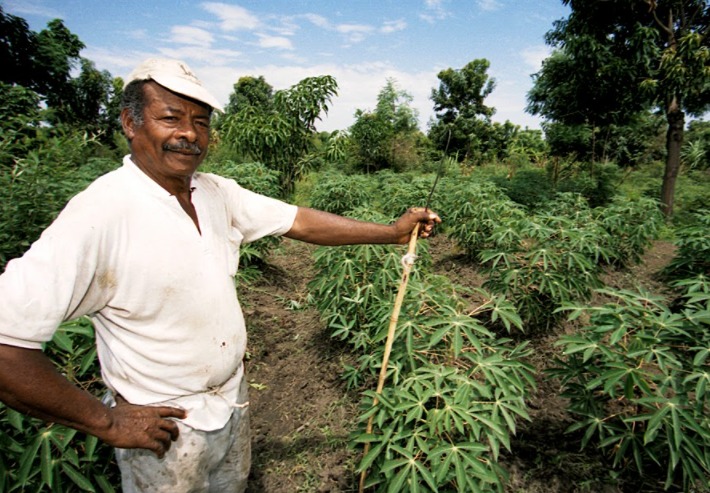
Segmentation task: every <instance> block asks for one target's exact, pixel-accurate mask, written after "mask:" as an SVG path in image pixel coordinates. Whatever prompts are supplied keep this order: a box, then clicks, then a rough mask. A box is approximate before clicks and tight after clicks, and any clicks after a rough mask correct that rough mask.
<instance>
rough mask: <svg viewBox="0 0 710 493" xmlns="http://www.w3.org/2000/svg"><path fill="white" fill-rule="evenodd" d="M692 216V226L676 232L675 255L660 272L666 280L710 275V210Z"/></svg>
mask: <svg viewBox="0 0 710 493" xmlns="http://www.w3.org/2000/svg"><path fill="white" fill-rule="evenodd" d="M694 216H695V221H694V222H693V223H692V224H689V225H687V226H685V227H682V228H679V229H678V230H676V240H675V245H676V247H677V251H676V254H675V256H674V257H673V260H671V262H670V263H669V264H668V266H666V267H665V268H664V269H663V271H662V274H663V277H665V278H666V279H672V280H678V279H685V278H687V277H692V276H697V275H702V274H704V275H708V274H710V210H707V209H706V210H704V211H701V212H699V213H697V214H695V215H694Z"/></svg>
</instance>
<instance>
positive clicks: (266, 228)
mask: <svg viewBox="0 0 710 493" xmlns="http://www.w3.org/2000/svg"><path fill="white" fill-rule="evenodd" d="M225 181H226V183H225V184H224V187H225V190H226V192H227V197H228V201H229V207H230V212H231V215H232V226H233V227H235V228H237V229H238V230H239V231H240V232H241V234H242V235H243V236H244V238H243V240H242V241H243V242H244V243H250V242H252V241H256V240H258V239H259V238H263V237H264V236H281V235H283V234H285V233H288V231H289V230H290V229H291V227H292V226H293V222H294V221H295V220H296V213H297V212H298V207H297V206H295V205H292V204H288V203H286V202H283V201H281V200H277V199H274V198H271V197H267V196H266V195H261V194H258V193H255V192H252V191H250V190H247V189H246V188H243V187H242V186H240V185H239V184H238V183H237V182H235V181H234V180H225Z"/></svg>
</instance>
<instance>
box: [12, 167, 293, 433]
mask: <svg viewBox="0 0 710 493" xmlns="http://www.w3.org/2000/svg"><path fill="white" fill-rule="evenodd" d="M192 186H193V187H195V189H194V191H193V193H192V202H193V204H194V205H195V209H196V210H197V216H198V218H199V223H200V229H201V231H202V234H201V235H200V233H199V231H198V230H197V228H196V227H195V224H194V223H193V222H192V220H191V219H190V217H189V216H188V215H187V214H186V213H185V211H184V210H183V209H182V208H181V207H180V205H179V204H178V201H177V199H176V198H175V197H173V196H171V195H170V194H169V193H168V192H167V191H165V190H164V189H163V188H162V187H160V186H159V185H158V184H157V183H155V182H154V181H153V180H152V179H151V178H149V177H148V176H147V175H146V174H144V173H143V172H142V171H141V170H140V169H139V168H138V167H137V166H136V165H135V164H134V163H133V162H132V161H131V159H130V158H129V156H126V157H125V158H124V160H123V166H122V167H121V168H119V169H117V170H115V171H113V172H111V173H108V174H106V175H104V176H102V177H101V178H99V179H97V180H96V181H95V182H94V183H92V184H91V185H90V186H89V187H88V188H87V189H86V190H85V191H83V192H81V193H79V194H78V195H77V196H75V197H74V198H73V199H72V200H71V201H70V202H69V203H68V204H67V206H66V208H65V209H64V210H63V211H62V212H61V214H60V215H59V216H58V217H57V219H56V220H55V221H54V223H52V225H50V226H49V227H48V228H47V229H46V230H45V231H44V233H43V234H42V236H41V237H40V239H39V240H37V242H35V243H34V244H33V245H32V247H31V248H30V250H28V252H27V253H26V254H25V255H24V256H23V257H21V258H19V259H15V260H12V261H10V262H9V263H8V264H7V268H6V270H5V273H4V274H2V276H0V343H3V344H9V345H13V346H20V347H26V348H37V349H39V348H41V347H42V343H44V342H46V341H49V340H50V339H51V338H52V336H53V334H54V332H55V330H56V328H57V326H58V325H59V324H60V323H61V322H63V321H66V320H70V319H73V318H77V317H79V316H82V315H87V314H88V315H89V316H90V317H91V319H92V321H93V323H94V326H95V328H96V341H97V349H98V355H99V359H100V361H101V368H102V377H103V379H104V381H105V383H106V385H107V386H108V388H109V389H111V390H112V391H114V392H117V393H118V394H121V395H122V396H123V397H125V398H126V399H127V400H128V401H129V402H131V403H134V404H146V405H147V404H160V405H163V404H166V405H175V406H179V407H183V408H185V409H186V410H187V411H188V416H187V418H186V419H185V420H184V422H185V424H187V425H189V426H191V427H193V428H196V429H200V430H205V431H207V430H214V429H218V428H221V427H222V426H224V424H225V423H226V422H227V420H228V418H229V416H230V415H231V412H232V408H233V406H234V405H235V404H237V403H236V398H237V391H238V388H239V384H240V382H241V379H242V375H243V366H242V359H243V357H244V351H245V347H246V328H245V325H244V318H243V316H242V311H241V308H240V306H239V302H238V300H237V296H236V291H235V286H234V279H233V276H234V274H235V273H236V271H237V265H238V258H239V246H240V244H241V243H247V242H250V241H254V240H256V239H258V238H261V237H264V236H267V235H282V234H284V233H286V232H287V231H288V230H289V229H290V228H291V226H292V225H293V221H294V219H295V217H296V211H297V208H296V207H295V206H293V205H289V204H286V203H284V202H281V201H278V200H275V199H272V198H269V197H265V196H262V195H258V194H255V193H253V192H250V191H248V190H245V189H244V188H242V187H240V186H239V185H238V184H237V183H236V182H235V181H233V180H229V179H225V178H222V177H219V176H216V175H211V174H206V173H196V174H195V175H194V177H193V179H192Z"/></svg>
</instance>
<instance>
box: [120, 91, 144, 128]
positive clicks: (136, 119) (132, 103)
mask: <svg viewBox="0 0 710 493" xmlns="http://www.w3.org/2000/svg"><path fill="white" fill-rule="evenodd" d="M146 82H148V81H147V80H134V81H131V83H130V84H128V85H127V86H126V87H125V88H124V89H123V95H122V96H121V111H123V110H128V113H129V114H130V116H131V119H133V123H135V124H136V125H137V126H139V127H140V126H141V125H143V110H144V109H145V94H144V92H143V86H144V85H145V84H146Z"/></svg>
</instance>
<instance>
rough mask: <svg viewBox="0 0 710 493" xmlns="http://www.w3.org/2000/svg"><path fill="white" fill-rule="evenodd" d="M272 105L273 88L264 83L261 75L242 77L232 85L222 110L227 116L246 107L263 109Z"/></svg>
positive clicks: (264, 80)
mask: <svg viewBox="0 0 710 493" xmlns="http://www.w3.org/2000/svg"><path fill="white" fill-rule="evenodd" d="M273 104H274V88H273V87H271V85H270V84H269V83H268V82H266V79H264V76H263V75H260V76H259V77H252V76H244V77H240V78H239V80H238V81H237V82H236V83H235V84H234V86H233V91H232V94H230V95H229V102H228V103H227V106H226V107H225V108H224V112H225V114H227V115H230V114H233V113H236V112H237V111H240V110H242V109H244V108H246V107H247V106H256V107H260V108H264V109H268V108H270V107H271V106H272V105H273Z"/></svg>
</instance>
